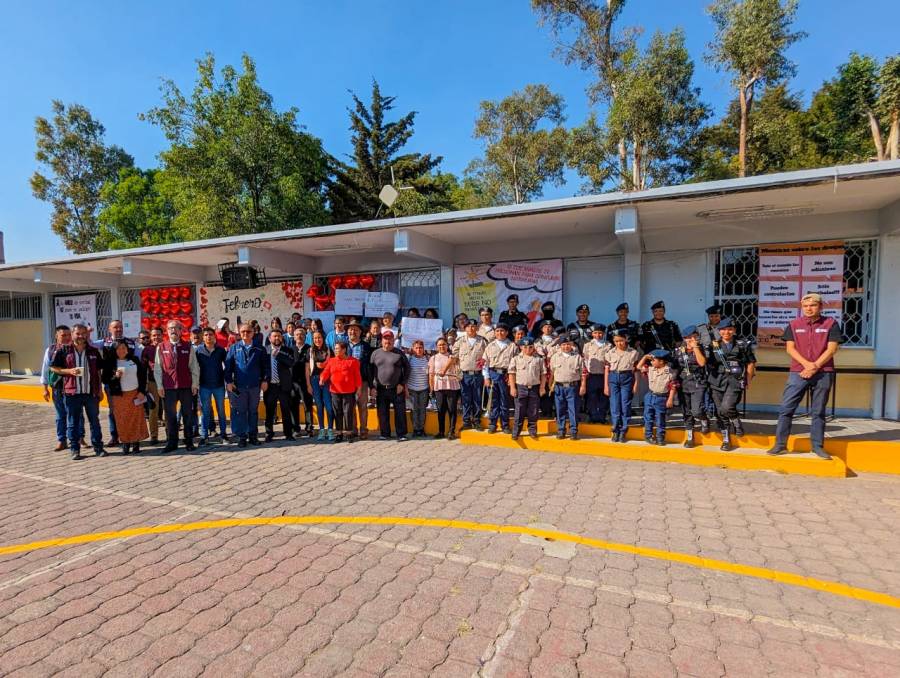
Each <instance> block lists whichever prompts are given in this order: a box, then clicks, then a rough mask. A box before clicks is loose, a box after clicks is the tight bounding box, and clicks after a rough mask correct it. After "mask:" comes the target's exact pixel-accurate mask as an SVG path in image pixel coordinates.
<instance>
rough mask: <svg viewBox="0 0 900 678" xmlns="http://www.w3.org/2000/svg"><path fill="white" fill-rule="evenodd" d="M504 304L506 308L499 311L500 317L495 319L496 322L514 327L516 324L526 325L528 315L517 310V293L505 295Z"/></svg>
mask: <svg viewBox="0 0 900 678" xmlns="http://www.w3.org/2000/svg"><path fill="white" fill-rule="evenodd" d="M506 306H507V309H506V310H505V311H501V313H500V318H499V319H498V320H497V322H498V323H500V324H502V325H506V326H507V327H515V326H516V325H525V327H528V316H526V315H525V314H524V313H522V311H520V310H519V295H518V294H510V295H509V296H508V297H506Z"/></svg>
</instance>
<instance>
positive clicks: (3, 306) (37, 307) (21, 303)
mask: <svg viewBox="0 0 900 678" xmlns="http://www.w3.org/2000/svg"><path fill="white" fill-rule="evenodd" d="M40 319H41V295H40V294H16V293H15V292H9V293H7V294H4V295H3V296H0V320H40Z"/></svg>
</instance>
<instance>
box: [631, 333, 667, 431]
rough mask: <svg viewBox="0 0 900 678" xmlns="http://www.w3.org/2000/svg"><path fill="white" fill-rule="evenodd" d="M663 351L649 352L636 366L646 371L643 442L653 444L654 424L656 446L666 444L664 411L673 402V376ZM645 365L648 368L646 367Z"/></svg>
mask: <svg viewBox="0 0 900 678" xmlns="http://www.w3.org/2000/svg"><path fill="white" fill-rule="evenodd" d="M670 355H671V354H670V353H669V352H668V351H667V350H665V349H661V348H659V349H656V350H654V351H650V353H648V354H647V355H645V356H644V357H643V358H641V359H640V360H639V361H638V364H637V366H638V367H639V368H641V369H646V371H647V393H646V394H645V395H644V440H646V441H647V442H648V443H649V444H651V445H652V444H653V443H654V439H653V424H654V423H655V424H656V440H655V442H656V444H657V445H665V444H666V411H667V410H668V409H669V408H670V407H672V404H673V402H674V400H675V383H674V380H675V375H674V373H673V372H672V368H670V367H669V364H668V361H669V357H670ZM647 363H650V366H649V367H647Z"/></svg>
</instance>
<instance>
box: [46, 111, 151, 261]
mask: <svg viewBox="0 0 900 678" xmlns="http://www.w3.org/2000/svg"><path fill="white" fill-rule="evenodd" d="M52 106H53V118H52V120H47V119H46V118H43V117H37V118H36V119H35V123H34V130H35V135H36V137H37V150H36V151H35V154H34V156H35V158H36V159H37V161H38V162H39V163H41V164H42V165H44V166H46V168H47V171H46V173H45V174H42V173H41V172H40V171H37V172H35V173H34V174H33V175H32V176H31V192H32V193H33V194H34V197H36V198H37V199H38V200H44V201H46V202H49V203H50V205H51V206H52V207H53V212H52V215H51V219H50V226H51V228H52V229H53V232H54V233H56V234H57V235H58V236H60V238H62V241H63V244H64V245H65V246H66V248H67V249H69V250H70V251H72V252H75V253H76V254H84V253H85V252H93V251H95V250H96V249H97V247H98V245H97V242H96V240H97V235H98V233H99V228H100V227H99V223H98V221H97V215H98V213H99V211H100V205H101V198H100V189H101V188H102V187H103V184H104V183H105V182H107V181H109V180H113V179H115V177H116V175H117V173H118V172H119V170H120V169H121V168H123V167H130V166H131V165H132V164H133V162H134V161H133V159H132V158H131V156H130V155H128V154H127V153H126V152H125V151H123V150H122V149H121V148H119V147H118V146H107V145H106V144H105V143H104V140H103V137H104V134H105V131H106V130H105V129H104V127H103V125H102V124H101V123H100V122H99V121H98V120H96V119H95V118H94V117H93V116H92V115H91V113H90V111H88V109H87V108H85V107H84V106H81V105H79V104H71V105H69V106H68V107H67V106H66V105H65V104H63V103H62V102H61V101H54V102H53V104H52Z"/></svg>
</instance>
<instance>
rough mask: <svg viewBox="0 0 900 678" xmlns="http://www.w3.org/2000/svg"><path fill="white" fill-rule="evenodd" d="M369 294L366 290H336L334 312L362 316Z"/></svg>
mask: <svg viewBox="0 0 900 678" xmlns="http://www.w3.org/2000/svg"><path fill="white" fill-rule="evenodd" d="M368 294H369V293H368V292H367V291H366V290H344V289H337V290H335V291H334V312H335V313H337V314H338V315H353V316H357V317H362V314H363V306H365V304H366V297H367V296H368Z"/></svg>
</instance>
